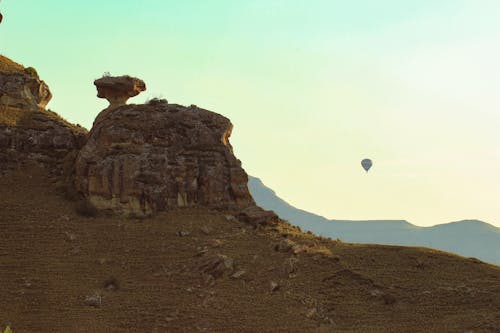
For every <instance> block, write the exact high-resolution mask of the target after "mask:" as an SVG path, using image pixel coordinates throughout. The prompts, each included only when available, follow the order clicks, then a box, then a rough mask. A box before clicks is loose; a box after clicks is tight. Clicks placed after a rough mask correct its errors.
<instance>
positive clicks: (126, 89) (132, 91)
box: [94, 75, 146, 108]
mask: <svg viewBox="0 0 500 333" xmlns="http://www.w3.org/2000/svg"><path fill="white" fill-rule="evenodd" d="M94 85H95V86H96V88H97V97H99V98H105V99H107V100H108V102H109V104H110V106H109V108H116V107H119V106H121V105H125V104H126V103H127V100H128V99H129V98H131V97H134V96H137V95H139V94H140V93H141V92H143V91H144V90H146V84H145V83H144V81H142V80H141V79H138V78H135V77H131V76H128V75H124V76H104V77H102V78H100V79H97V80H95V81H94Z"/></svg>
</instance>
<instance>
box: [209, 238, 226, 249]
mask: <svg viewBox="0 0 500 333" xmlns="http://www.w3.org/2000/svg"><path fill="white" fill-rule="evenodd" d="M223 244H224V241H222V240H220V239H213V240H211V241H210V246H211V247H213V248H215V249H217V248H220V247H221V246H222V245H223Z"/></svg>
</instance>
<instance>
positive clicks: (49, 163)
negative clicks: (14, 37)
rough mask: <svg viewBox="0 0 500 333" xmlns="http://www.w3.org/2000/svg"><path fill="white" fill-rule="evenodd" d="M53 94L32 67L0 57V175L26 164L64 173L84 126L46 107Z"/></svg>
mask: <svg viewBox="0 0 500 333" xmlns="http://www.w3.org/2000/svg"><path fill="white" fill-rule="evenodd" d="M51 96H52V95H51V93H50V90H49V88H48V86H47V85H46V84H45V83H44V82H43V81H41V80H40V79H39V78H38V75H37V74H36V71H35V70H34V69H33V68H24V67H23V66H21V65H19V64H17V63H15V62H13V61H12V60H10V59H8V58H5V57H3V56H0V174H1V173H4V172H6V171H8V170H11V169H15V168H17V167H19V166H22V165H24V164H27V163H36V164H39V165H41V166H45V167H49V168H50V170H51V171H52V172H54V173H61V172H62V164H63V163H62V162H63V160H64V159H65V158H66V157H67V155H68V154H69V153H74V152H75V151H76V150H78V149H79V148H80V147H81V146H83V144H84V142H85V137H86V130H85V129H84V128H82V127H79V126H75V125H73V124H70V123H68V122H67V121H65V120H64V119H62V118H61V117H59V116H58V115H57V114H56V113H54V112H51V111H48V110H46V109H45V108H44V107H45V105H46V104H47V103H48V102H49V100H50V98H51Z"/></svg>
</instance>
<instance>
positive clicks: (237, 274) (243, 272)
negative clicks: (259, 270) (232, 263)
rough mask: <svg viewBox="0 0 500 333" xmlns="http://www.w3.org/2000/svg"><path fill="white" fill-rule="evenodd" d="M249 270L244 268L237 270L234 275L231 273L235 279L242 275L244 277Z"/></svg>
mask: <svg viewBox="0 0 500 333" xmlns="http://www.w3.org/2000/svg"><path fill="white" fill-rule="evenodd" d="M246 273H247V272H246V271H245V270H244V269H240V270H238V271H236V273H234V274H233V275H231V277H232V278H233V279H239V278H240V277H242V276H243V275H245V274H246Z"/></svg>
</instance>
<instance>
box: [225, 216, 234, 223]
mask: <svg viewBox="0 0 500 333" xmlns="http://www.w3.org/2000/svg"><path fill="white" fill-rule="evenodd" d="M225 217H226V220H227V221H233V222H235V221H237V219H236V217H234V216H233V215H226V216H225Z"/></svg>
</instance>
